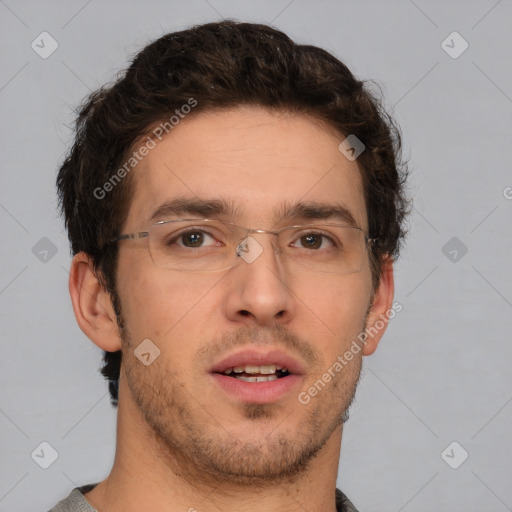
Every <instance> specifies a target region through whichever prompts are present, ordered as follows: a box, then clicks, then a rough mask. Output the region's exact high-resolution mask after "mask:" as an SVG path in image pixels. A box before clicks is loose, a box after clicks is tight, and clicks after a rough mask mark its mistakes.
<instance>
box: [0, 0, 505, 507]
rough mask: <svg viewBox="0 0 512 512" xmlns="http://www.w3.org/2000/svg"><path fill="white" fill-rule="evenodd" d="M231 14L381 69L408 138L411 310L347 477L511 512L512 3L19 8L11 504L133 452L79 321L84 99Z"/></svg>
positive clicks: (12, 195) (388, 339) (6, 86)
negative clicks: (63, 177) (73, 224)
mask: <svg viewBox="0 0 512 512" xmlns="http://www.w3.org/2000/svg"><path fill="white" fill-rule="evenodd" d="M221 17H233V18H237V19H240V20H245V21H254V22H270V23H272V24H274V25H275V26H276V27H277V28H279V29H282V30H284V31H285V32H286V33H288V34H289V35H290V36H291V37H292V38H294V39H296V40H297V41H299V42H302V43H309V44H315V45H318V46H321V47H324V48H326V49H327V50H329V51H331V52H332V53H334V54H335V55H336V56H337V57H339V58H340V59H341V60H343V61H344V62H345V63H346V64H347V65H348V66H349V67H350V68H351V69H352V70H353V71H354V72H355V73H356V74H357V75H358V76H359V77H360V78H373V79H376V80H377V81H378V82H379V83H380V84H381V85H382V87H383V91H384V95H385V98H386V104H387V106H388V107H389V108H391V109H393V111H394V113H395V116H396V118H397V120H398V122H399V123H400V124H401V127H402V130H403V133H404V143H405V153H406V155H408V156H409V157H410V167H411V169H412V171H413V172H412V175H411V179H410V195H412V196H413V197H414V199H415V210H414V212H413V216H412V217H411V220H410V235H409V238H408V243H407V246H406V249H405V251H404V252H403V257H402V259H401V260H400V261H399V262H398V263H397V266H396V300H397V301H399V302H400V303H401V304H402V305H403V311H402V312H401V313H399V314H398V315H397V316H396V317H395V319H394V320H393V321H392V323H391V325H390V327H389V330H388V332H387V333H386V335H385V336H384V339H383V341H382V342H381V345H380V347H379V350H378V351H377V352H376V353H375V354H374V355H373V356H371V357H370V358H366V360H365V366H364V370H363V378H362V381H361V384H360V387H359V390H358V393H357V399H356V402H355V404H354V406H353V408H352V413H351V419H350V421H349V422H348V423H347V425H346V428H345V432H344V439H343V449H342V456H341V464H340V472H339V478H338V485H339V486H340V487H341V488H343V489H344V491H345V492H346V493H347V494H348V495H349V497H350V498H351V499H352V500H353V501H354V503H355V504H356V505H357V506H358V507H359V508H360V509H361V511H362V512H364V511H379V512H387V511H393V512H398V511H406V512H413V511H431V510H443V511H448V510H449V511H476V510H485V511H496V512H501V511H506V510H512V486H511V485H510V483H511V480H512V478H511V476H512V439H511V436H510V425H511V424H512V423H511V419H512V403H511V401H512V386H511V384H512V375H511V373H512V372H511V370H510V356H511V354H512V343H511V340H510V330H511V328H512V321H511V307H512V271H511V267H510V254H511V249H512V242H511V236H510V235H511V233H512V223H511V219H512V218H511V211H512V200H511V199H510V198H511V197H512V188H510V187H512V173H511V172H510V169H511V156H510V143H511V137H510V136H511V132H512V123H511V117H512V115H511V113H512V99H511V97H512V68H511V66H510V62H512V55H511V53H512V30H511V22H512V4H511V2H510V0H503V1H498V2H496V1H495V0H485V1H484V0H482V1H478V2H477V1H472V2H463V1H457V2H444V1H435V2H427V1H425V0H416V1H414V2H413V1H412V0H401V1H388V2H381V1H372V2H352V1H337V2H336V1H327V0H323V1H317V2H315V3H313V2H306V1H303V0H295V1H290V0H280V1H260V2H249V1H245V2H235V1H230V0H208V1H206V0H193V1H190V2H177V1H167V2H163V1H152V2H145V3H143V2H140V1H127V2H120V1H118V2H112V1H110V2H100V1H99V0H92V1H89V2H87V1H84V0H80V1H78V0H74V1H60V2H58V1H47V2H36V1H15V0H0V43H1V47H2V49H3V52H2V59H3V62H2V71H1V79H0V107H1V116H2V121H3V122H2V127H1V141H2V142H1V144H2V146H1V147H2V154H1V156H2V157H1V179H2V186H1V189H0V228H1V233H2V238H3V243H2V244H0V251H1V254H2V265H1V275H0V307H1V313H0V324H1V333H2V352H3V357H2V358H1V359H0V365H1V366H0V379H1V391H2V393H1V400H0V429H1V432H2V435H1V440H0V443H1V460H2V464H1V471H0V510H1V511H4V512H6V511H14V510H16V511H18V512H26V511H35V510H41V511H42V510H47V509H48V508H50V507H51V506H52V505H54V504H55V503H56V502H57V501H58V500H60V499H61V498H63V497H64V496H66V495H67V494H68V493H69V491H70V490H71V488H72V487H74V486H75V485H83V484H86V483H93V482H98V481H100V480H101V479H103V478H104V477H105V476H106V475H107V474H108V472H109V470H110V467H111V463H112V461H113V456H114V446H115V445H114V443H115V420H116V411H115V410H113V409H112V408H111V406H110V404H109V399H108V394H107V387H106V383H105V382H104V380H103V378H102V377H101V376H100V375H99V373H98V368H99V366H100V357H101V351H100V350H99V349H98V348H97V347H96V346H95V345H93V344H92V342H90V341H89V340H88V339H87V338H86V337H85V336H84V335H83V334H82V332H81V331H80V330H79V328H78V326H77V324H76V323H75V319H74V316H73V312H72V308H71V303H70V299H69V295H68V290H67V279H68V269H69V264H70V259H71V258H70V256H69V250H68V244H67V238H66V233H65V231H64V229H63V224H62V222H61V221H60V219H59V218H58V216H57V212H56V199H55V187H54V181H55V174H56V170H57V167H58V164H59V163H60V162H61V161H62V158H63V156H64V153H65V151H66V148H67V147H68V146H69V143H70V141H71V137H72V134H71V131H70V129H69V127H70V126H71V123H72V120H73V114H72V110H73V109H74V108H75V107H76V106H77V105H78V104H79V102H80V101H81V100H82V98H83V97H84V96H85V95H86V94H87V93H89V92H90V90H93V89H95V88H97V87H99V86H100V85H102V84H103V83H105V82H108V81H111V80H112V79H113V78H114V77H115V74H116V73H117V71H118V70H120V69H121V68H123V67H125V66H126V65H127V64H128V59H129V58H130V57H131V56H133V55H134V53H136V52H137V51H138V50H139V49H141V48H142V47H143V46H144V45H146V44H147V43H148V42H149V41H150V40H152V39H154V38H156V37H158V36H160V35H161V34H163V33H165V32H170V31H174V30H178V29H183V28H186V27H188V26H190V25H192V24H196V23H202V22H207V21H213V20H217V19H220V18H221ZM43 31H47V32H49V33H50V34H51V36H52V37H53V38H54V39H55V40H56V41H57V42H58V45H59V46H58V49H57V50H56V51H55V53H53V54H52V55H51V56H50V57H48V58H47V59H43V58H41V57H40V56H39V55H38V54H37V53H36V52H35V51H34V50H33V49H32V48H31V43H32V41H33V40H35V41H36V43H37V42H38V41H39V44H40V45H41V43H40V38H38V36H39V34H40V33H41V32H43ZM453 31H457V32H458V33H460V35H461V36H462V37H463V38H464V39H465V40H466V41H467V42H468V43H469V48H468V49H467V50H466V51H465V52H464V53H462V54H461V55H460V56H458V58H452V57H451V56H450V55H448V53H447V52H446V51H445V49H443V47H442V45H441V43H442V41H443V40H445V39H446V38H447V36H448V35H449V34H450V33H452V32H453ZM452 39H453V37H452V38H451V39H450V38H449V39H448V41H447V43H445V45H446V44H447V45H448V46H451V47H452V48H451V49H450V48H446V46H445V48H446V49H448V50H449V51H451V52H452V54H453V53H454V52H455V53H458V52H459V51H460V50H461V49H462V46H461V40H458V39H457V38H456V39H453V42H452ZM45 48H46V50H48V48H50V46H49V42H48V40H46V43H45ZM507 63H508V64H507ZM507 187H508V188H507ZM44 237H46V238H47V239H49V241H51V243H50V242H49V241H48V240H46V239H43V238H44ZM453 237H457V239H456V240H454V241H453V240H452V241H451V242H450V243H449V245H448V246H446V245H445V244H447V243H448V242H449V241H450V240H451V239H452V238H453ZM41 239H43V240H42V241H41ZM464 247H466V248H467V253H466V254H463V252H464ZM443 248H444V249H443ZM45 250H46V251H48V252H47V253H45V252H44V251H45ZM55 250H56V253H55V254H53V253H54V252H55ZM454 251H455V252H454ZM507 254H508V257H507ZM507 426H508V427H507ZM43 441H46V442H48V443H49V444H50V445H51V446H52V447H53V448H54V449H55V450H56V452H57V453H58V458H57V460H56V461H55V462H54V463H53V464H52V465H51V466H50V467H49V468H48V469H42V468H41V467H40V466H39V465H38V464H37V463H36V462H35V461H34V460H33V458H32V457H31V453H33V452H34V450H36V452H35V453H41V448H38V447H39V445H40V443H41V442H43ZM453 441H456V442H457V443H458V445H455V447H453V446H452V447H451V448H450V449H449V450H448V451H447V452H446V453H447V455H445V457H444V459H443V457H442V456H441V453H442V452H443V450H444V449H445V448H446V447H448V445H450V443H452V442H453ZM452 448H453V451H452ZM463 450H465V451H467V452H468V453H469V457H468V459H467V460H465V461H464V462H463V463H462V464H461V465H460V466H459V467H458V468H457V469H452V467H450V466H449V465H448V464H447V462H446V461H449V462H450V463H451V464H452V465H458V464H460V462H461V461H462V458H463V457H462V456H463V454H464V452H463ZM43 452H44V450H43ZM44 453H45V457H49V453H50V452H49V451H48V449H47V450H46V452H44ZM43 458H44V457H42V456H40V458H39V459H38V458H37V457H36V456H35V455H34V459H36V460H38V461H41V460H42V459H43ZM310 512H316V511H310Z"/></svg>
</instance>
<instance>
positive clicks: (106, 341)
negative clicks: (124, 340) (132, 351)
mask: <svg viewBox="0 0 512 512" xmlns="http://www.w3.org/2000/svg"><path fill="white" fill-rule="evenodd" d="M69 294H70V295H71V302H72V304H73V311H74V312H75V318H76V321H77V322H78V325H79V326H80V329H82V331H83V332H84V334H85V335H86V336H87V337H88V338H89V339H90V340H92V341H93V342H94V343H95V344H96V345H97V346H98V347H100V348H101V349H103V350H106V351H107V352H115V351H117V350H121V338H120V336H119V330H118V325H117V319H116V315H115V312H114V308H113V306H112V301H111V299H110V296H109V294H108V293H107V291H106V290H105V289H104V288H103V286H102V285H101V283H100V282H99V280H98V278H97V276H96V273H95V272H94V267H93V264H92V261H91V258H90V256H89V255H88V254H86V253H84V252H80V253H78V254H76V255H75V257H74V258H73V261H72V262H71V270H70V272H69Z"/></svg>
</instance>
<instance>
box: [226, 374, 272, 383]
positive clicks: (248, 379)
mask: <svg viewBox="0 0 512 512" xmlns="http://www.w3.org/2000/svg"><path fill="white" fill-rule="evenodd" d="M235 379H238V380H243V381H244V382H268V381H271V380H276V379H277V376H276V375H269V376H268V377H243V376H242V375H237V376H236V377H235Z"/></svg>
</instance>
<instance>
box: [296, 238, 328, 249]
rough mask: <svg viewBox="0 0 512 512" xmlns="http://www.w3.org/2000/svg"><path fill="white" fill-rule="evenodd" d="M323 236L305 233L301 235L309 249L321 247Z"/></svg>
mask: <svg viewBox="0 0 512 512" xmlns="http://www.w3.org/2000/svg"><path fill="white" fill-rule="evenodd" d="M322 238H323V237H322V235H304V236H301V237H300V242H301V244H302V246H303V247H306V248H308V249H319V248H320V247H321V246H322Z"/></svg>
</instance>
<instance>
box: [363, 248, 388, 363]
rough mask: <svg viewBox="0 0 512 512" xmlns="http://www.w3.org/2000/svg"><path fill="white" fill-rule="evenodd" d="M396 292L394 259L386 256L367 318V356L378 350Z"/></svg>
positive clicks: (364, 348) (365, 349)
mask: <svg viewBox="0 0 512 512" xmlns="http://www.w3.org/2000/svg"><path fill="white" fill-rule="evenodd" d="M394 293H395V282H394V278H393V260H392V259H391V258H390V257H385V259H384V261H383V266H382V274H381V276H380V283H379V285H378V286H377V289H376V290H375V293H374V295H373V300H372V304H371V307H370V310H369V312H368V317H367V319H366V333H367V337H366V340H365V344H364V347H363V355H365V356H369V355H371V354H373V353H374V352H375V350H377V345H378V344H379V341H380V339H381V338H382V335H383V334H384V332H385V331H386V328H387V326H388V322H389V318H390V317H389V311H390V310H391V308H392V305H393V296H394Z"/></svg>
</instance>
